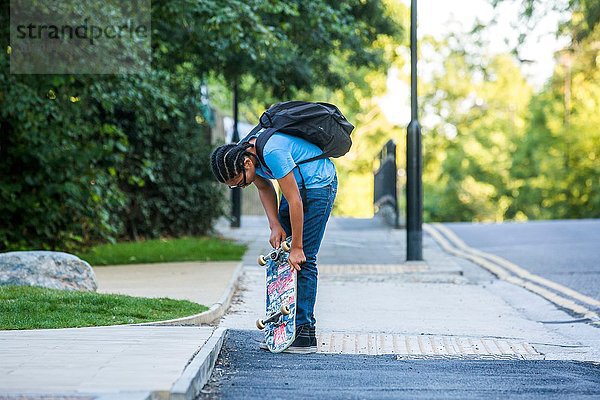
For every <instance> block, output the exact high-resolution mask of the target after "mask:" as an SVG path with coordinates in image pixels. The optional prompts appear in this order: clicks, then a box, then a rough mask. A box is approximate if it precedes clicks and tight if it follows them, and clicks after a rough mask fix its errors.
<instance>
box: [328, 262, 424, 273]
mask: <svg viewBox="0 0 600 400" xmlns="http://www.w3.org/2000/svg"><path fill="white" fill-rule="evenodd" d="M427 270H429V267H428V266H427V264H425V263H414V264H319V275H360V274H410V273H416V272H423V271H427Z"/></svg>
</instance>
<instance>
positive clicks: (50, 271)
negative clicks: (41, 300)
mask: <svg viewBox="0 0 600 400" xmlns="http://www.w3.org/2000/svg"><path fill="white" fill-rule="evenodd" d="M6 285H16V286H41V287H45V288H50V289H64V290H90V291H95V290H96V289H97V288H98V285H97V284H96V275H95V274H94V270H93V269H92V267H91V266H90V264H88V263H87V262H85V261H83V260H81V259H80V258H78V257H75V256H74V255H72V254H67V253H61V252H55V251H13V252H10V253H2V254H0V286H6Z"/></svg>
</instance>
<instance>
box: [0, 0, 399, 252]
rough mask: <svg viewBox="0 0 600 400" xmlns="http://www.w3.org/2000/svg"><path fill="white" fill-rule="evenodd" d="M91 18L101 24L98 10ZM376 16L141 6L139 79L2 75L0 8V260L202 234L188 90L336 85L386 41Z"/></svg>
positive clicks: (219, 206) (202, 196) (356, 5)
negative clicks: (3, 253)
mask: <svg viewBox="0 0 600 400" xmlns="http://www.w3.org/2000/svg"><path fill="white" fill-rule="evenodd" d="M65 7H67V6H65ZM74 7H77V12H80V11H81V8H82V7H79V6H77V5H76V6H74ZM91 7H94V6H93V5H91ZM94 10H95V11H94V13H105V14H107V15H96V16H95V17H106V18H104V20H107V18H108V20H110V6H108V5H107V6H106V7H101V8H99V7H95V8H94ZM385 11H386V10H385V7H384V3H383V2H382V1H378V0H362V1H345V2H329V1H324V0H322V1H311V2H304V1H300V0H297V1H292V2H289V1H285V2H284V1H277V0H274V1H268V2H265V1H258V0H252V1H241V0H210V1H197V0H183V1H177V2H172V1H167V0H154V1H153V2H152V35H153V36H152V56H153V58H152V60H153V61H152V62H153V65H152V67H151V68H145V69H144V68H141V67H140V69H139V71H138V73H137V74H135V75H11V74H10V73H9V70H8V68H9V60H10V53H11V48H10V43H9V23H8V18H9V1H8V0H2V1H0V22H1V23H0V30H1V31H0V37H1V38H2V41H1V43H0V44H1V46H2V49H6V52H5V51H4V50H3V52H2V56H1V57H0V67H1V68H2V73H1V75H0V85H1V86H0V106H1V108H2V111H1V114H0V128H1V130H2V138H1V139H0V152H1V153H2V158H1V160H0V171H2V173H1V176H0V204H1V205H0V214H1V215H2V217H0V218H2V221H1V222H2V224H1V225H0V226H1V227H0V250H11V249H30V248H44V249H62V250H74V249H77V248H81V247H85V246H86V245H90V244H93V243H96V242H101V241H107V240H108V241H114V240H115V239H117V238H119V237H123V236H125V237H129V238H133V239H137V238H139V237H148V238H150V237H158V236H163V235H167V236H180V235H191V234H193V235H202V234H205V233H207V232H209V231H210V228H211V226H212V224H213V222H214V220H215V219H216V218H217V217H218V216H219V215H221V214H222V213H223V201H222V200H223V197H222V193H223V192H222V189H221V188H220V187H218V186H217V184H216V183H214V182H213V179H212V176H211V174H210V171H209V167H208V153H209V151H210V148H209V146H210V145H209V143H208V141H209V137H210V132H209V131H208V126H207V123H206V121H207V120H208V119H209V118H208V117H209V115H208V110H207V104H206V102H205V99H203V98H202V97H201V86H202V83H203V82H204V81H205V80H206V79H207V78H208V77H211V76H212V77H215V79H217V80H220V81H222V82H227V86H229V87H230V85H231V82H233V81H235V80H237V81H239V82H247V85H252V87H255V88H257V89H258V90H259V91H262V92H264V93H268V97H270V98H274V97H278V98H289V97H291V96H293V95H294V94H295V93H297V92H298V91H299V90H306V91H309V90H311V89H312V88H314V87H316V86H318V85H321V86H323V87H330V88H340V87H343V86H344V85H346V84H347V83H348V82H349V80H350V79H352V77H349V76H348V74H347V68H349V67H350V66H361V67H363V68H374V67H375V66H376V65H378V64H379V62H380V61H381V57H382V55H381V51H380V49H379V48H377V47H376V46H375V47H374V46H371V43H372V42H373V41H376V40H377V39H378V38H379V37H380V36H381V35H391V34H396V33H397V32H399V27H398V26H397V25H396V24H394V23H392V20H391V19H390V18H389V17H388V15H387V14H386V12H385ZM101 19H102V18H101ZM121 52H122V50H121ZM341 64H343V65H344V66H345V67H340V65H341ZM246 87H247V88H248V89H247V91H246V92H245V93H247V94H248V96H250V95H252V96H254V98H258V96H259V94H260V93H259V92H253V91H252V88H251V87H249V86H246ZM266 99H267V96H265V97H261V100H262V101H263V102H265V101H266Z"/></svg>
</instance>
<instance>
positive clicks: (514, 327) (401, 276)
mask: <svg viewBox="0 0 600 400" xmlns="http://www.w3.org/2000/svg"><path fill="white" fill-rule="evenodd" d="M219 228H220V231H221V233H222V234H224V235H225V236H229V237H231V238H235V239H238V240H240V241H242V242H245V243H247V244H248V246H249V249H248V251H247V253H246V254H245V256H244V258H243V274H242V276H241V278H240V285H239V286H240V290H239V291H238V293H237V296H236V298H235V299H234V301H233V304H232V307H231V310H230V312H228V313H227V314H226V315H225V316H224V317H223V318H222V319H221V320H220V321H219V328H218V329H216V331H215V330H214V328H213V327H211V326H200V327H185V326H122V327H107V328H80V329H64V330H39V331H4V332H0V360H1V361H0V377H1V379H0V398H3V396H5V395H6V394H7V393H12V397H8V398H14V399H16V398H18V397H17V394H23V393H30V394H32V393H33V394H38V395H39V394H42V393H45V394H55V395H60V396H67V395H68V396H69V398H83V397H84V395H86V396H88V397H87V398H98V399H125V398H127V399H129V398H132V399H135V398H140V399H145V398H150V397H152V398H173V399H183V398H190V399H191V398H194V396H195V394H196V393H198V392H199V390H200V389H201V388H202V385H203V383H204V382H206V380H207V379H208V377H209V375H210V371H211V369H212V366H213V365H214V361H215V358H216V356H217V354H218V352H219V350H220V348H221V344H222V343H223V340H224V337H225V334H224V329H241V330H244V331H246V332H248V333H249V334H250V335H251V336H252V337H255V338H256V339H257V340H258V339H259V338H260V333H259V332H258V331H256V329H255V328H254V326H255V325H254V323H255V320H256V319H257V318H259V317H262V316H263V313H264V298H265V296H264V269H263V268H261V267H259V266H258V265H257V263H256V259H257V256H258V255H259V254H261V253H263V254H264V253H265V252H266V251H268V250H269V247H270V246H269V244H268V237H269V229H268V225H267V223H266V219H265V218H264V217H244V218H243V220H242V228H241V229H235V230H232V229H230V228H228V226H227V225H221V226H220V227H219ZM423 244H424V258H425V261H421V262H409V263H407V262H405V231H403V230H393V229H390V228H388V227H387V226H385V225H383V224H381V223H379V222H378V221H377V220H354V219H344V218H332V219H331V221H330V223H329V225H328V228H327V232H326V236H325V239H324V241H323V245H322V248H321V251H320V253H319V293H318V300H317V310H316V316H317V319H318V321H317V334H318V338H319V352H321V353H333V354H395V355H396V356H397V357H398V359H439V358H444V357H450V358H459V359H461V358H466V359H471V358H475V359H479V358H483V359H497V360H504V359H509V360H539V359H559V360H591V361H600V331H598V329H597V328H593V327H590V326H587V325H585V324H557V325H549V324H543V323H540V322H539V321H560V320H569V319H570V318H571V317H570V316H569V315H567V314H565V313H564V312H563V311H561V310H558V309H557V308H556V307H555V306H553V305H552V304H551V303H549V302H548V301H546V300H544V299H542V298H540V297H539V296H537V295H535V294H532V293H531V292H528V291H527V290H525V289H523V288H521V287H518V286H514V285H511V284H509V283H507V282H503V281H499V280H497V279H496V278H495V277H494V276H492V275H491V274H489V273H488V272H486V271H485V270H483V269H481V268H479V267H477V266H475V265H473V264H471V263H469V262H467V261H465V260H463V259H461V258H457V257H453V256H449V255H448V254H447V253H445V252H443V251H442V250H441V249H440V248H439V247H438V245H437V244H436V243H435V242H434V241H433V239H431V238H430V237H429V236H427V235H424V243H423ZM155 267H156V266H155ZM181 267H183V270H178V269H176V268H174V269H171V270H169V271H168V272H165V271H162V272H163V273H164V274H165V275H164V276H161V277H160V278H158V279H156V278H155V279H146V280H140V281H137V282H135V283H134V279H133V278H135V277H139V272H140V271H139V268H142V267H139V268H137V267H134V268H130V269H129V270H127V269H122V270H119V268H123V267H112V268H108V269H106V270H100V274H99V281H100V287H101V290H102V291H110V290H119V291H121V290H122V291H124V292H125V293H126V292H127V291H129V290H131V291H137V293H138V294H145V295H157V296H162V295H164V294H166V295H169V297H171V296H173V297H174V296H181V297H179V298H186V296H190V295H194V296H195V294H194V289H196V290H198V291H203V290H206V291H207V293H208V289H206V287H207V286H206V285H209V284H211V282H213V280H212V278H209V276H214V275H210V274H207V275H205V279H194V278H190V275H187V273H188V272H190V271H187V272H185V267H184V266H181ZM175 271H178V272H175ZM113 272H114V274H115V275H112V276H111V274H112V273H113ZM219 272H223V275H222V276H221V275H219V276H220V278H219V279H214V283H215V284H216V283H217V282H221V284H222V283H223V282H226V281H227V277H226V276H227V275H228V274H229V278H231V269H227V268H223V269H220V270H219V269H218V268H216V269H214V270H213V271H212V272H211V274H212V273H217V274H218V273H219ZM105 273H106V274H107V275H106V276H103V275H104V274H105ZM117 274H118V275H117ZM180 274H183V275H180ZM127 276H129V277H130V278H131V279H132V280H131V281H130V282H129V283H128V284H125V283H123V282H121V280H122V279H125V277H127ZM177 276H180V277H182V282H185V286H180V285H178V284H177ZM128 279H129V278H128ZM135 279H137V278H135ZM209 279H210V280H209ZM111 288H112V289H111ZM169 288H170V289H169ZM180 289H181V290H180ZM184 289H185V290H184ZM212 296H213V297H212V299H214V298H216V297H218V295H217V293H216V291H215V292H214V293H213V294H212ZM194 298H196V299H198V298H199V297H194ZM206 298H207V299H208V298H209V297H206ZM221 298H222V296H221ZM209 301H210V300H209ZM256 346H258V343H256ZM280 356H281V357H285V355H280ZM186 366H187V367H186ZM34 398H35V397H34ZM37 398H39V396H38V397H37Z"/></svg>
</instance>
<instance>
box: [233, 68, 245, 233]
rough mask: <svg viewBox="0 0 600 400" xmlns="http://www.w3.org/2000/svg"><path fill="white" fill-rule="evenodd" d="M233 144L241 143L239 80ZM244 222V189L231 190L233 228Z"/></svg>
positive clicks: (234, 97)
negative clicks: (239, 129) (239, 128)
mask: <svg viewBox="0 0 600 400" xmlns="http://www.w3.org/2000/svg"><path fill="white" fill-rule="evenodd" d="M231 140H232V141H233V143H237V142H239V141H240V133H239V131H238V82H237V79H236V81H235V82H234V84H233V136H232V138H231ZM241 220H242V189H241V188H238V187H236V188H233V189H231V227H232V228H239V227H240V226H241Z"/></svg>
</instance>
